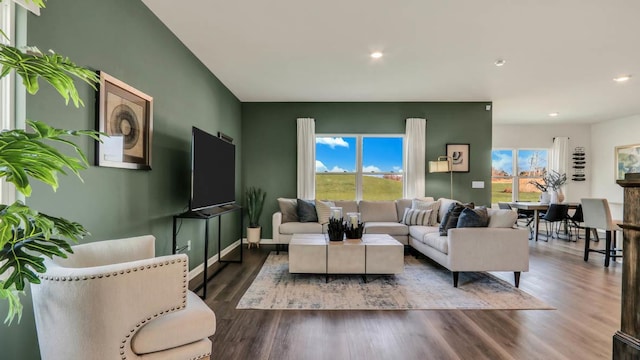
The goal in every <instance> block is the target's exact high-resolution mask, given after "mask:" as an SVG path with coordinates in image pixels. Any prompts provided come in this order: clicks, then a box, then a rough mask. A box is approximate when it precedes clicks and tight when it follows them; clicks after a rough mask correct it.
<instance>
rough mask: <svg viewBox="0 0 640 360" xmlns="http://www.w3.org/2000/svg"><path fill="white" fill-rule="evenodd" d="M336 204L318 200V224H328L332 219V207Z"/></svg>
mask: <svg viewBox="0 0 640 360" xmlns="http://www.w3.org/2000/svg"><path fill="white" fill-rule="evenodd" d="M332 206H335V204H334V203H333V202H331V201H320V200H316V213H318V222H319V223H320V224H328V223H329V218H330V217H331V207H332Z"/></svg>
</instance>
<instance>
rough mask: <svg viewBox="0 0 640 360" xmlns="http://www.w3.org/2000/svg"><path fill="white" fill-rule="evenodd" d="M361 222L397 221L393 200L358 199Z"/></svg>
mask: <svg viewBox="0 0 640 360" xmlns="http://www.w3.org/2000/svg"><path fill="white" fill-rule="evenodd" d="M360 214H361V215H362V222H364V223H366V222H369V221H392V222H398V213H397V211H396V203H395V202H394V201H366V200H362V201H360Z"/></svg>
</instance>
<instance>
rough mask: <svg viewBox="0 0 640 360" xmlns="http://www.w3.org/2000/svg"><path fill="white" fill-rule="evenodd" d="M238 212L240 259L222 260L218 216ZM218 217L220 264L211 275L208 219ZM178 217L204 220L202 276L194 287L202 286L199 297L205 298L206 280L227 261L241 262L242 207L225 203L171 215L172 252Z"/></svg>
mask: <svg viewBox="0 0 640 360" xmlns="http://www.w3.org/2000/svg"><path fill="white" fill-rule="evenodd" d="M236 211H239V212H240V259H239V260H222V258H221V256H222V255H221V254H222V246H221V241H220V237H221V232H222V231H221V229H222V221H221V220H220V217H221V216H222V215H224V214H229V213H232V212H236ZM214 217H217V218H218V263H219V264H220V265H221V266H220V267H219V268H218V269H217V270H216V271H215V272H214V273H213V274H211V277H209V276H208V275H207V272H208V268H209V266H208V263H209V220H210V219H211V218H214ZM178 219H195V220H204V271H203V277H202V284H201V285H199V286H198V287H196V288H195V291H198V290H199V289H200V288H202V296H201V298H203V299H205V298H206V297H207V282H208V281H209V280H210V279H211V278H212V277H214V276H215V275H216V274H217V273H219V272H220V270H222V269H224V267H225V266H227V265H228V264H229V263H241V262H242V227H243V226H242V220H243V219H242V207H241V206H238V205H226V206H219V207H215V208H211V209H206V210H199V211H187V212H184V213H182V214H178V215H174V216H173V248H172V249H173V253H174V254H175V253H176V251H177V237H178V234H177V232H176V223H177V220H178Z"/></svg>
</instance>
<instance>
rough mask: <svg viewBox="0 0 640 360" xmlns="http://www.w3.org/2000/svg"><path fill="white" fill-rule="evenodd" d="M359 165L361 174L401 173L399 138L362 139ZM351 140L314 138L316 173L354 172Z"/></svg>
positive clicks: (400, 141)
mask: <svg viewBox="0 0 640 360" xmlns="http://www.w3.org/2000/svg"><path fill="white" fill-rule="evenodd" d="M362 165H363V171H364V172H371V171H374V172H395V173H399V172H402V138H401V137H394V138H382V137H365V138H364V139H363V154H362ZM355 169H356V138H355V137H317V138H316V171H318V172H325V171H328V172H344V171H347V172H355Z"/></svg>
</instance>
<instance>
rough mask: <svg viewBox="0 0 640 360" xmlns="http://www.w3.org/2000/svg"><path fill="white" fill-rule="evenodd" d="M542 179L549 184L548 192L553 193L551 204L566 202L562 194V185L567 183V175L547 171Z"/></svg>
mask: <svg viewBox="0 0 640 360" xmlns="http://www.w3.org/2000/svg"><path fill="white" fill-rule="evenodd" d="M542 179H543V180H544V182H545V183H546V184H547V191H550V193H551V199H550V200H549V202H550V203H552V204H553V203H558V202H562V201H564V194H563V193H562V185H564V184H565V183H566V182H567V174H560V173H559V172H557V171H555V170H551V171H545V172H544V174H542Z"/></svg>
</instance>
